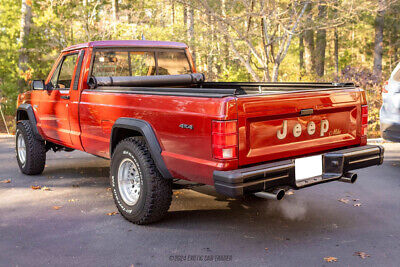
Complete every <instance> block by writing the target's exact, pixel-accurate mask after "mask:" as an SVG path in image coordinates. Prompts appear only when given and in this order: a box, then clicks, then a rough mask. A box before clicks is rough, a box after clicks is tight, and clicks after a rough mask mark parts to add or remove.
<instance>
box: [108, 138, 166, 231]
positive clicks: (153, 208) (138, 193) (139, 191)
mask: <svg viewBox="0 0 400 267" xmlns="http://www.w3.org/2000/svg"><path fill="white" fill-rule="evenodd" d="M110 176H111V177H110V179H111V188H112V193H113V197H114V201H115V204H116V205H117V208H118V210H119V212H120V213H121V215H122V216H124V217H125V218H126V219H127V220H128V221H130V222H133V223H136V224H148V223H151V222H155V221H158V220H160V219H162V218H163V217H164V216H165V215H166V213H167V211H168V209H169V206H170V204H171V200H172V180H170V179H165V178H163V177H162V176H161V174H160V173H159V171H158V170H157V167H156V166H155V164H154V161H153V159H152V158H151V155H150V152H149V150H148V148H147V146H146V143H145V141H144V139H143V138H142V137H129V138H127V139H124V140H123V141H121V142H120V143H119V144H118V145H117V147H116V148H115V152H114V153H113V156H112V159H111V169H110Z"/></svg>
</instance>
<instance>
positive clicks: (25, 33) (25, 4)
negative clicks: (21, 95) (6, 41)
mask: <svg viewBox="0 0 400 267" xmlns="http://www.w3.org/2000/svg"><path fill="white" fill-rule="evenodd" d="M31 5H32V2H31V1H28V0H22V5H21V28H20V34H19V39H20V42H21V48H20V51H19V59H18V68H19V71H20V73H21V74H23V73H25V72H26V71H27V70H28V51H27V45H28V40H29V34H30V31H31V24H32V7H31ZM25 86H26V81H25V80H24V79H22V78H20V79H19V81H18V87H19V91H20V92H23V91H24V87H25Z"/></svg>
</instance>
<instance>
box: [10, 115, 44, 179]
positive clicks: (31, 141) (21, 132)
mask: <svg viewBox="0 0 400 267" xmlns="http://www.w3.org/2000/svg"><path fill="white" fill-rule="evenodd" d="M19 136H21V137H22V138H23V140H24V141H25V147H26V158H25V161H23V160H21V159H20V158H19V153H18V138H19ZM15 150H16V154H17V161H18V166H19V169H20V170H21V172H22V173H24V174H28V175H35V174H41V173H42V172H43V170H44V166H45V164H46V145H45V143H44V141H41V140H38V139H37V138H35V136H34V133H33V130H32V126H31V124H30V122H29V121H27V120H24V121H19V122H18V124H17V132H16V134H15Z"/></svg>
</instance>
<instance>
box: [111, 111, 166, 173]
mask: <svg viewBox="0 0 400 267" xmlns="http://www.w3.org/2000/svg"><path fill="white" fill-rule="evenodd" d="M118 129H129V130H134V131H137V132H139V133H141V135H142V136H143V137H144V139H145V141H146V144H147V147H148V149H149V151H150V154H151V157H152V158H153V160H154V163H155V164H156V167H157V169H158V171H159V172H160V173H161V175H162V176H163V177H164V178H167V179H172V178H173V177H172V175H171V173H170V172H169V170H168V169H167V166H166V165H165V162H164V160H163V158H162V156H161V152H162V149H161V146H160V144H159V142H158V140H157V137H156V134H155V132H154V130H153V128H152V127H151V125H150V123H148V122H147V121H144V120H139V119H134V118H119V119H117V120H116V121H115V123H114V125H113V127H112V130H111V138H110V157H112V154H113V152H114V151H113V150H114V148H115V146H116V145H117V144H116V142H117V137H116V133H117V131H118Z"/></svg>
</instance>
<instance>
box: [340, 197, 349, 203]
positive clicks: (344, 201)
mask: <svg viewBox="0 0 400 267" xmlns="http://www.w3.org/2000/svg"><path fill="white" fill-rule="evenodd" d="M338 201H340V202H342V203H346V204H347V203H349V200H348V199H345V198H341V199H338Z"/></svg>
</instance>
